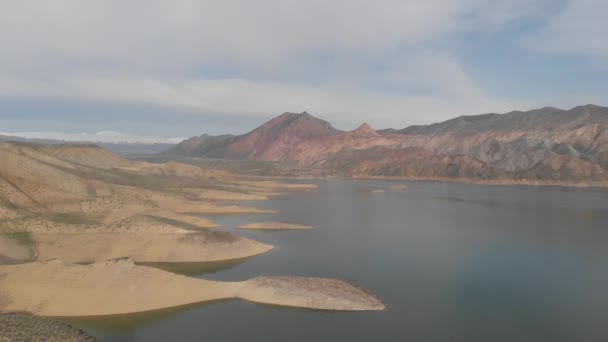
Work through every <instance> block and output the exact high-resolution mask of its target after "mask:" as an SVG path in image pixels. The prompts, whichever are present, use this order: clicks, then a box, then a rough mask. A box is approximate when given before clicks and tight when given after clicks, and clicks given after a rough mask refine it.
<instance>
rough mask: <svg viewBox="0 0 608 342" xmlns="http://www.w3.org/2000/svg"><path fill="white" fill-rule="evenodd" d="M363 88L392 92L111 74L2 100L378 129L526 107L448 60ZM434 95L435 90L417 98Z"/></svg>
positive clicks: (413, 63) (416, 59)
mask: <svg viewBox="0 0 608 342" xmlns="http://www.w3.org/2000/svg"><path fill="white" fill-rule="evenodd" d="M360 81H361V82H362V83H366V82H368V81H369V82H371V83H374V84H385V85H387V86H388V87H389V88H392V89H401V88H406V89H409V88H412V89H415V90H416V91H409V90H406V91H403V92H402V91H397V92H395V91H392V92H389V93H387V92H385V91H382V90H377V89H373V88H370V87H366V86H365V85H362V84H348V83H343V82H338V83H328V84H321V85H319V84H314V85H303V84H294V83H289V82H273V81H256V80H247V79H236V78H235V79H219V80H209V79H179V80H175V79H173V80H171V81H163V80H156V79H150V78H137V77H128V78H127V77H124V76H121V75H114V76H113V75H106V76H104V77H89V78H63V79H55V80H53V81H52V82H40V81H33V80H32V81H23V80H13V81H10V80H7V79H6V78H4V82H3V81H2V78H1V77H0V93H4V94H10V95H12V96H36V97H61V98H64V97H65V98H71V97H74V98H81V99H88V100H97V101H99V100H102V101H106V100H107V101H115V102H116V101H119V102H125V103H137V104H140V103H144V104H149V105H158V106H166V107H172V108H176V109H180V108H181V109H185V110H188V111H198V112H201V113H215V114H225V115H236V116H264V117H267V116H269V115H276V114H279V113H282V112H285V111H294V112H295V111H297V112H300V111H308V112H310V113H314V114H317V115H319V116H321V117H323V118H325V119H328V120H330V121H332V122H335V123H336V124H338V125H343V126H344V125H350V126H352V125H358V124H359V123H360V122H361V121H370V123H371V124H373V125H375V126H378V127H388V126H393V127H401V126H406V125H409V124H420V123H428V122H435V121H439V120H442V119H446V118H449V117H453V116H455V115H462V114H472V113H485V112H504V111H509V110H512V109H514V108H519V109H522V107H525V104H522V103H518V102H515V101H509V100H504V99H500V98H495V97H492V96H488V95H487V94H485V93H484V91H483V90H482V89H480V88H478V87H477V86H476V85H475V84H474V82H473V81H472V80H471V79H470V78H469V77H468V76H467V75H466V73H465V72H464V71H463V70H462V68H461V67H460V66H459V65H458V63H457V62H456V61H455V60H454V59H453V58H452V57H451V56H449V55H438V54H431V53H421V54H418V55H415V56H414V55H412V56H408V57H407V60H405V61H404V63H398V64H396V65H393V66H392V67H391V69H390V71H389V72H386V73H385V72H382V73H378V74H372V75H370V76H369V78H368V79H362V80H360ZM419 88H422V89H430V91H420V89H419Z"/></svg>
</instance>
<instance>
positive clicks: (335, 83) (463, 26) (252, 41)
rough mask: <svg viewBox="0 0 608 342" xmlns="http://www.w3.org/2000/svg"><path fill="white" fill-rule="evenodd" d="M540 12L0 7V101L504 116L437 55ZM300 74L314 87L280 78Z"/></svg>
mask: <svg viewBox="0 0 608 342" xmlns="http://www.w3.org/2000/svg"><path fill="white" fill-rule="evenodd" d="M547 2H548V0H533V1H530V0H458V1H456V0H425V1H418V0H377V1H367V0H334V1H327V0H323V1H322V0H306V1H304V0H259V1H249V0H222V1H195V0H156V1H143V0H135V1H129V2H125V1H120V0H97V1H95V0H91V1H81V0H56V1H52V2H39V1H32V0H22V1H4V2H0V42H1V44H2V45H1V48H2V53H1V54H0V96H9V97H60V98H77V99H89V100H96V101H108V102H125V103H137V104H151V105H158V106H168V107H175V108H183V109H186V110H194V111H198V112H201V113H225V114H237V115H264V116H267V115H269V114H274V113H281V112H284V111H297V110H308V111H310V112H315V113H318V114H319V115H321V116H324V117H327V118H328V119H333V120H334V121H336V122H339V121H342V122H346V121H348V120H351V119H354V120H357V121H360V120H367V121H372V120H373V121H374V122H373V123H374V124H375V125H378V126H388V125H392V126H403V125H406V124H409V123H423V122H429V121H437V120H441V119H445V118H448V117H450V116H453V115H460V114H465V113H466V114H468V113H477V112H487V111H504V110H508V109H511V108H513V107H518V108H521V106H523V104H519V103H516V102H514V101H509V100H505V99H500V98H495V97H493V96H490V95H488V94H486V93H485V92H484V91H483V90H482V89H480V88H479V87H478V86H477V85H476V84H475V82H474V80H472V79H471V78H470V77H469V76H468V75H467V73H466V71H465V70H464V69H463V68H462V67H461V66H460V64H459V62H458V60H457V59H456V58H454V57H453V56H450V55H449V54H446V53H445V52H444V51H443V50H442V49H440V48H437V47H436V45H437V44H438V43H440V42H443V41H446V40H449V39H450V37H451V35H452V34H455V33H460V32H468V31H478V32H485V31H490V32H493V31H496V30H500V28H501V27H503V26H504V25H507V24H509V23H511V22H513V21H516V20H518V19H521V18H522V17H526V16H529V15H532V14H533V13H536V11H539V10H540V8H541V7H542V5H543V4H545V3H547ZM324 54H329V55H334V56H338V60H339V61H338V62H337V63H336V64H338V65H336V67H335V68H332V67H331V66H330V67H325V68H319V69H317V68H316V67H315V64H314V58H313V56H318V55H324ZM378 64H380V65H383V66H384V68H383V71H382V72H378V71H375V70H374V66H375V65H378ZM344 65H349V66H348V67H346V66H344ZM300 69H302V70H306V71H302V73H305V74H306V75H304V76H310V75H313V76H312V77H309V79H308V80H307V81H306V82H305V81H304V80H302V79H299V78H298V77H290V78H287V77H285V75H287V74H290V75H293V74H296V75H298V70H300ZM209 70H211V71H212V74H213V78H210V77H209V76H208V75H207V74H206V72H207V73H208V72H209ZM315 73H317V74H319V75H317V77H316V78H315V77H314V74H315ZM218 74H219V75H218ZM252 74H255V75H257V76H256V77H253V76H251V75H252ZM259 75H262V77H260V76H259ZM302 78H304V77H302ZM310 79H312V80H310ZM315 79H316V80H315ZM381 87H387V88H388V90H381V89H379V88H381ZM83 115H85V114H83Z"/></svg>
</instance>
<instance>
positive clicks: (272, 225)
mask: <svg viewBox="0 0 608 342" xmlns="http://www.w3.org/2000/svg"><path fill="white" fill-rule="evenodd" d="M235 228H237V229H248V230H300V229H313V228H314V227H313V226H306V225H303V224H292V223H283V222H260V223H251V224H245V225H242V226H238V227H235Z"/></svg>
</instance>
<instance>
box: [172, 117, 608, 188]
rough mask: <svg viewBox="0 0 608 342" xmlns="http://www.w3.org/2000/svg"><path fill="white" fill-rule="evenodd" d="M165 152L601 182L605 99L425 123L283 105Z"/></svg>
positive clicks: (605, 161)
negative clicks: (366, 120) (333, 120)
mask: <svg viewBox="0 0 608 342" xmlns="http://www.w3.org/2000/svg"><path fill="white" fill-rule="evenodd" d="M164 155H165V156H166V157H167V156H168V157H171V156H173V157H177V156H179V157H183V156H195V157H204V158H225V159H248V160H260V161H275V162H277V161H278V162H288V163H295V164H297V165H299V166H300V167H305V168H308V169H309V170H311V171H313V172H316V173H317V174H319V173H320V174H325V175H343V176H353V177H402V178H411V179H438V180H467V181H481V182H484V181H486V182H493V183H513V182H521V183H530V184H566V185H577V184H578V185H605V184H606V182H608V108H605V107H600V106H595V105H587V106H579V107H575V108H572V109H570V110H560V109H556V108H542V109H538V110H532V111H529V112H511V113H507V114H484V115H475V116H461V117H458V118H455V119H452V120H448V121H445V122H441V123H436V124H432V125H428V126H410V127H407V128H404V129H401V130H395V129H387V130H380V131H374V130H373V129H372V128H371V127H370V126H369V125H367V124H364V125H361V126H360V127H359V128H357V129H356V130H353V131H350V132H345V131H340V130H337V129H334V128H333V127H332V126H331V125H330V124H329V123H327V122H326V121H323V120H320V119H317V118H315V117H313V116H311V115H309V114H308V113H302V114H293V113H285V114H283V115H281V116H279V117H277V118H275V119H273V120H271V121H269V122H268V123H266V124H264V125H262V126H260V127H259V128H257V129H255V130H253V131H252V132H250V133H247V134H245V135H241V136H221V137H211V136H202V137H196V138H191V139H188V140H186V141H184V142H182V143H181V144H179V145H177V146H176V147H174V148H172V149H170V150H169V151H167V152H165V154H164Z"/></svg>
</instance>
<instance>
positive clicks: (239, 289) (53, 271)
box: [0, 260, 385, 317]
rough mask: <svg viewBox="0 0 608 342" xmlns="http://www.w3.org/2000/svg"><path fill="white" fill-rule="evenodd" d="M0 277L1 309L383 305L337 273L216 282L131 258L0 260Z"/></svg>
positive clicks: (60, 311)
mask: <svg viewBox="0 0 608 342" xmlns="http://www.w3.org/2000/svg"><path fill="white" fill-rule="evenodd" d="M0 279H2V282H0V299H1V300H0V312H1V311H22V312H29V313H32V314H34V315H39V316H49V317H53V316H56V317H57V316H59V317H77V316H98V315H115V314H127V313H137V312H146V311H153V310H160V309H164V308H171V307H179V306H184V305H189V304H195V303H204V302H209V301H217V300H223V299H244V300H248V301H252V302H256V303H263V304H271V305H281V306H290V307H301V308H309V309H320V310H343V311H370V310H383V309H384V308H385V307H384V305H383V304H382V302H380V301H379V300H377V299H376V298H374V297H373V296H371V295H369V294H367V293H366V292H364V291H362V290H359V289H357V288H355V287H353V286H351V285H349V284H347V283H345V282H343V281H340V280H334V279H319V278H302V277H259V278H254V279H251V280H247V281H242V282H230V283H229V282H218V281H208V280H203V279H196V278H190V277H186V276H182V275H178V274H174V273H171V272H166V271H162V270H159V269H156V268H152V267H145V266H137V265H135V264H134V263H133V262H132V261H129V260H112V261H106V262H103V263H96V264H91V265H76V264H67V263H64V262H62V261H58V260H53V261H49V262H35V263H28V264H21V265H10V266H0Z"/></svg>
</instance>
